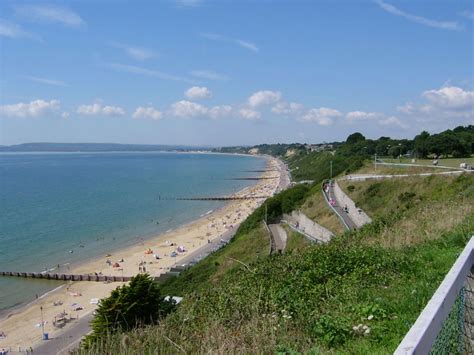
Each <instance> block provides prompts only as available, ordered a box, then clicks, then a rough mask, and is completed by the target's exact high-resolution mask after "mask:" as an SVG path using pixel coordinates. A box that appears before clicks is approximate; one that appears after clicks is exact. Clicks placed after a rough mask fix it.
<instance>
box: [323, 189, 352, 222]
mask: <svg viewBox="0 0 474 355" xmlns="http://www.w3.org/2000/svg"><path fill="white" fill-rule="evenodd" d="M329 183H331V182H329ZM323 186H324V182H323V184H322V185H321V192H322V193H323V196H324V200H325V201H326V204H327V205H328V206H329V208H330V209H332V211H333V212H334V213H335V214H336V216H338V217H339V219H340V220H341V221H342V224H343V225H344V227H346V229H347V230H351V228H350V227H349V226H348V225H347V223H346V221H344V218H342V216H341V215H340V214H339V212H337V210H336V209H335V208H334V206H332V205H331V204H330V203H329V199H328V197H327V195H326V192H325V191H324V187H323Z"/></svg>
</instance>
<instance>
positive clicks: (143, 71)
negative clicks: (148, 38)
mask: <svg viewBox="0 0 474 355" xmlns="http://www.w3.org/2000/svg"><path fill="white" fill-rule="evenodd" d="M108 66H109V67H110V68H112V69H114V70H116V71H120V72H125V73H132V74H139V75H145V76H150V77H153V78H158V79H163V80H172V81H183V82H186V83H193V80H190V79H187V78H183V77H180V76H176V75H172V74H168V73H164V72H161V71H158V70H152V69H147V68H143V67H138V66H135V65H127V64H119V63H108Z"/></svg>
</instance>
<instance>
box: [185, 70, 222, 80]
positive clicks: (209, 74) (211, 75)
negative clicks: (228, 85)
mask: <svg viewBox="0 0 474 355" xmlns="http://www.w3.org/2000/svg"><path fill="white" fill-rule="evenodd" d="M191 75H192V76H194V77H196V78H200V79H207V80H215V81H225V80H229V77H228V76H226V75H224V74H219V73H216V72H215V71H212V70H193V71H192V72H191Z"/></svg>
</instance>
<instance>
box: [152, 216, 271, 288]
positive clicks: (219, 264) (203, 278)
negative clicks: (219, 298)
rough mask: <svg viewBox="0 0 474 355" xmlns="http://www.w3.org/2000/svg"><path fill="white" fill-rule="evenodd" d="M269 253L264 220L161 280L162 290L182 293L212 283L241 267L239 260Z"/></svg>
mask: <svg viewBox="0 0 474 355" xmlns="http://www.w3.org/2000/svg"><path fill="white" fill-rule="evenodd" d="M269 253H270V238H269V236H268V233H267V231H266V230H265V228H264V227H263V224H260V225H259V226H258V227H257V228H255V229H253V230H251V231H250V232H248V233H244V234H240V235H236V236H235V238H234V239H232V241H231V242H230V243H229V244H228V245H227V246H226V247H224V248H222V249H220V250H218V251H217V252H215V253H213V254H211V255H210V256H208V257H207V258H205V259H203V260H202V261H200V262H199V263H198V264H196V265H195V266H193V267H192V268H190V269H188V270H186V271H184V272H182V273H181V274H180V275H179V277H174V278H171V279H168V280H166V281H164V283H163V284H162V285H161V293H162V294H166V295H173V296H184V295H185V294H187V293H190V292H194V291H196V290H199V289H202V288H206V287H212V285H215V284H217V283H218V282H219V281H220V280H221V278H222V277H223V275H224V274H226V273H229V272H231V271H232V270H233V269H235V268H238V267H241V266H242V264H241V263H245V264H248V263H251V262H252V261H255V260H257V259H259V258H263V257H265V256H267V255H268V254H269Z"/></svg>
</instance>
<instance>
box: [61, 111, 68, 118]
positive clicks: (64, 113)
mask: <svg viewBox="0 0 474 355" xmlns="http://www.w3.org/2000/svg"><path fill="white" fill-rule="evenodd" d="M69 116H70V115H69V112H63V113H62V114H61V117H62V118H69Z"/></svg>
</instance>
